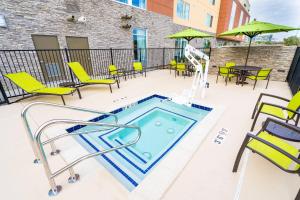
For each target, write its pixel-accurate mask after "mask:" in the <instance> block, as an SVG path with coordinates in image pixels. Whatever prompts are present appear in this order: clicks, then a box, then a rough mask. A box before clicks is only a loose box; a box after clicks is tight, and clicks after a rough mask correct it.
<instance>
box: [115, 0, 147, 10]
mask: <svg viewBox="0 0 300 200" xmlns="http://www.w3.org/2000/svg"><path fill="white" fill-rule="evenodd" d="M116 1H117V2H121V3H125V4H128V5H131V6H134V7H138V8H142V9H146V0H116Z"/></svg>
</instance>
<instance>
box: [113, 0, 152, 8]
mask: <svg viewBox="0 0 300 200" xmlns="http://www.w3.org/2000/svg"><path fill="white" fill-rule="evenodd" d="M112 1H114V2H116V3H119V4H122V5H127V6H131V7H134V8H138V9H142V10H147V0H144V1H145V8H141V7H138V6H135V5H133V4H132V1H133V0H127V3H124V2H121V1H118V0H112Z"/></svg>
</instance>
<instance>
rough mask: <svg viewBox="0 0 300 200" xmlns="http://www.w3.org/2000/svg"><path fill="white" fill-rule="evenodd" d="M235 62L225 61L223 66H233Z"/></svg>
mask: <svg viewBox="0 0 300 200" xmlns="http://www.w3.org/2000/svg"><path fill="white" fill-rule="evenodd" d="M235 65H236V64H235V62H227V63H225V67H234V66H235Z"/></svg>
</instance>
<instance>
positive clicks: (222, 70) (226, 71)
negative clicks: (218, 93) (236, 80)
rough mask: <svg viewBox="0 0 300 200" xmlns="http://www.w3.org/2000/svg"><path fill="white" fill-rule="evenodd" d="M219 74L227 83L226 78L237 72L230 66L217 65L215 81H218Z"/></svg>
mask: <svg viewBox="0 0 300 200" xmlns="http://www.w3.org/2000/svg"><path fill="white" fill-rule="evenodd" d="M219 76H222V77H223V78H225V84H226V85H227V82H228V80H231V78H233V77H237V74H235V73H233V70H232V69H231V67H219V70H218V73H217V80H216V83H218V78H219Z"/></svg>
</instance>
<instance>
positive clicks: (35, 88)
mask: <svg viewBox="0 0 300 200" xmlns="http://www.w3.org/2000/svg"><path fill="white" fill-rule="evenodd" d="M5 77H7V78H8V79H9V80H10V81H12V82H13V83H14V84H16V85H17V86H18V87H20V88H21V89H22V90H24V91H25V92H27V93H28V94H33V95H56V96H60V97H61V99H62V101H63V104H64V105H66V103H65V100H64V97H63V95H68V94H72V93H73V92H75V91H76V90H77V92H78V96H79V98H80V99H81V95H80V91H79V90H78V89H77V88H67V87H47V86H45V85H43V84H42V83H41V82H39V81H38V80H36V79H35V78H34V77H32V76H31V75H30V74H28V73H26V72H18V73H11V74H6V75H5ZM23 96H24V95H23ZM29 97H32V96H28V97H23V98H21V99H18V100H17V101H20V100H23V99H26V98H29Z"/></svg>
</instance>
